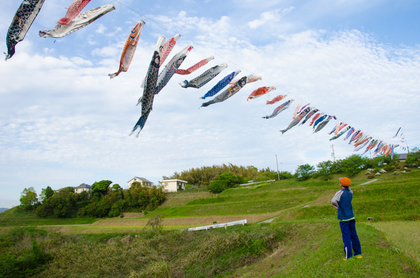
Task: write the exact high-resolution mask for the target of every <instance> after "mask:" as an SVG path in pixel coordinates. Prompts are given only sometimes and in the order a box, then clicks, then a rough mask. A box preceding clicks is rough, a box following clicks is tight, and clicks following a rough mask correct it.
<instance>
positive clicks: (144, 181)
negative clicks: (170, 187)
mask: <svg viewBox="0 0 420 278" xmlns="http://www.w3.org/2000/svg"><path fill="white" fill-rule="evenodd" d="M133 182H138V183H140V184H141V186H146V187H152V186H153V182H151V181H149V180H148V179H145V178H141V177H134V178H132V179H131V180H129V181H128V182H127V183H128V186H127V188H128V189H130V187H131V185H132V184H133Z"/></svg>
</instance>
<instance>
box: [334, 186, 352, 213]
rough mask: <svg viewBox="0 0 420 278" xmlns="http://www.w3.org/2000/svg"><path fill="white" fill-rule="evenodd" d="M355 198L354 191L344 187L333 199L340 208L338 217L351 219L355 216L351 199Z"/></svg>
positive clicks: (335, 205)
mask: <svg viewBox="0 0 420 278" xmlns="http://www.w3.org/2000/svg"><path fill="white" fill-rule="evenodd" d="M352 200H353V191H351V189H350V188H343V189H341V190H340V191H338V192H337V193H335V195H334V197H333V198H332V199H331V204H332V205H333V206H334V207H336V208H338V210H337V219H339V220H349V219H352V218H354V213H353V206H352V205H351V201H352Z"/></svg>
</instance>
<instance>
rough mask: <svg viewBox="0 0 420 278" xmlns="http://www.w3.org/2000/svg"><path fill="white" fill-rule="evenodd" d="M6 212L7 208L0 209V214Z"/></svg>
mask: <svg viewBox="0 0 420 278" xmlns="http://www.w3.org/2000/svg"><path fill="white" fill-rule="evenodd" d="M6 210H8V208H0V213H2V212H4V211H6Z"/></svg>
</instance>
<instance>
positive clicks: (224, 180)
mask: <svg viewBox="0 0 420 278" xmlns="http://www.w3.org/2000/svg"><path fill="white" fill-rule="evenodd" d="M242 182H243V178H242V177H240V176H235V174H233V173H231V172H226V173H223V174H220V175H218V176H217V177H216V178H215V180H213V181H211V182H210V185H209V190H210V192H212V193H220V192H222V191H223V190H226V189H228V188H232V187H234V186H235V185H238V184H241V183H242Z"/></svg>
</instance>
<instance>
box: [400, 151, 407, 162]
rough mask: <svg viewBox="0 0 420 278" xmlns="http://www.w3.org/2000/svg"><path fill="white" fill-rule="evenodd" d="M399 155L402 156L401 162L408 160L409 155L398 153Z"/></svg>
mask: <svg viewBox="0 0 420 278" xmlns="http://www.w3.org/2000/svg"><path fill="white" fill-rule="evenodd" d="M398 155H399V156H400V161H404V160H406V159H407V154H406V153H398Z"/></svg>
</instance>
